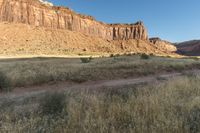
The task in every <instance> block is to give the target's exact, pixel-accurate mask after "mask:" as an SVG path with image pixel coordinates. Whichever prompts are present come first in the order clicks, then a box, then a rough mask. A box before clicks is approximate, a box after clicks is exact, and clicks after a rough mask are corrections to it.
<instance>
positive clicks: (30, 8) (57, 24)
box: [0, 0, 148, 40]
mask: <svg viewBox="0 0 200 133" xmlns="http://www.w3.org/2000/svg"><path fill="white" fill-rule="evenodd" d="M0 21H8V22H15V23H25V24H29V25H34V26H39V27H47V28H56V29H67V30H71V31H77V32H81V33H84V34H86V35H89V36H95V37H101V38H103V39H107V40H129V39H141V40H148V34H147V30H146V28H145V27H144V25H143V23H142V22H137V23H135V24H105V23H102V22H98V21H96V20H95V19H94V18H93V17H91V16H86V15H81V14H77V13H75V12H73V11H72V10H70V9H69V8H65V7H56V6H51V5H48V4H44V3H42V2H40V1H39V0H0Z"/></svg>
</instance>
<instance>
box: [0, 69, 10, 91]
mask: <svg viewBox="0 0 200 133" xmlns="http://www.w3.org/2000/svg"><path fill="white" fill-rule="evenodd" d="M9 90H10V82H9V79H8V77H7V76H6V75H5V74H4V73H3V72H0V91H9Z"/></svg>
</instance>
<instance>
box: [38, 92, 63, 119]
mask: <svg viewBox="0 0 200 133" xmlns="http://www.w3.org/2000/svg"><path fill="white" fill-rule="evenodd" d="M66 104H67V103H66V96H65V94H63V93H57V92H54V93H53V92H51V93H47V94H46V95H45V96H44V97H43V98H42V99H41V101H40V109H41V113H42V114H44V115H59V114H61V113H62V112H63V111H64V109H65V108H66Z"/></svg>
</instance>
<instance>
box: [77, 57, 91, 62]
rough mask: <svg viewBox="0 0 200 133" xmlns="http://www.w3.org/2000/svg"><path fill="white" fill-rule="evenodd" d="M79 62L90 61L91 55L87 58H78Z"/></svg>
mask: <svg viewBox="0 0 200 133" xmlns="http://www.w3.org/2000/svg"><path fill="white" fill-rule="evenodd" d="M80 60H81V62H82V63H89V62H91V61H92V57H89V58H80Z"/></svg>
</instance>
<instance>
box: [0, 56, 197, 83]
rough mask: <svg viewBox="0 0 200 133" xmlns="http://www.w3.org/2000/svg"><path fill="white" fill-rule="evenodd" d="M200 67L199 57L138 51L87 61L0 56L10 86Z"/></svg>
mask: <svg viewBox="0 0 200 133" xmlns="http://www.w3.org/2000/svg"><path fill="white" fill-rule="evenodd" d="M197 68H200V61H196V60H193V59H173V58H162V57H153V56H151V58H150V59H148V60H142V59H141V58H140V56H139V55H133V56H119V57H115V58H93V60H92V62H90V63H82V62H81V61H80V59H79V58H78V59H67V58H33V59H18V60H17V59H16V60H14V59H13V60H0V70H1V71H2V72H3V73H4V74H5V75H6V76H7V78H8V79H9V81H10V85H11V86H12V87H19V86H22V87H23V86H29V85H40V84H43V83H48V82H57V81H74V82H84V81H88V80H90V81H91V80H108V79H119V78H128V77H131V78H133V77H138V76H146V75H151V74H157V73H165V72H171V71H180V72H181V71H185V70H190V69H197Z"/></svg>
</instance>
